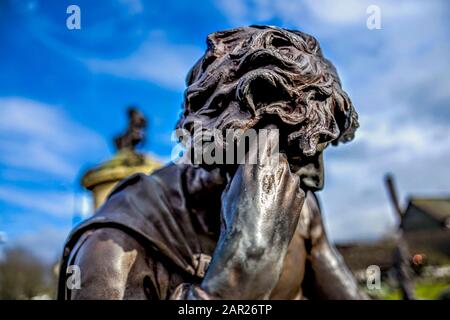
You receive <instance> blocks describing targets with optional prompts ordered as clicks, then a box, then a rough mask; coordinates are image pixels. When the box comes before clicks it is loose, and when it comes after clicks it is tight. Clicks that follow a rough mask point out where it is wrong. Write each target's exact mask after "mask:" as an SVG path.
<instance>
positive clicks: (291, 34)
mask: <svg viewBox="0 0 450 320" xmlns="http://www.w3.org/2000/svg"><path fill="white" fill-rule="evenodd" d="M186 83H187V89H186V91H185V95H184V104H183V108H184V110H183V114H182V116H181V118H180V120H179V122H178V125H177V127H178V128H183V129H185V130H187V131H188V132H190V133H191V134H194V132H193V130H194V124H195V123H197V124H201V127H202V130H211V129H218V130H220V131H222V132H224V131H225V130H227V129H235V130H236V129H241V131H242V132H244V131H245V130H247V129H250V128H261V127H263V126H264V125H267V124H274V125H276V127H277V128H279V130H280V148H281V149H282V150H283V151H284V152H286V154H288V159H289V162H290V164H291V168H292V169H293V170H295V172H297V173H298V174H299V175H303V176H302V178H303V179H302V181H303V182H304V184H305V185H306V186H309V187H310V188H314V189H320V188H321V187H322V184H323V167H322V151H323V150H324V149H325V148H326V147H327V146H328V145H329V144H333V145H337V144H338V143H339V142H346V141H349V140H351V139H353V137H354V132H355V130H356V129H357V127H358V115H357V113H356V111H355V109H354V108H353V105H352V103H351V101H350V99H349V97H348V96H347V94H346V93H345V92H344V90H343V89H342V87H341V82H340V80H339V77H338V75H337V72H336V69H335V67H334V66H333V65H332V63H331V62H330V61H329V60H327V59H326V58H325V57H324V56H323V55H322V51H321V49H320V46H319V43H318V42H317V40H316V39H315V38H313V37H312V36H310V35H307V34H305V33H303V32H300V31H295V30H287V29H281V28H278V27H269V26H250V27H243V28H237V29H232V30H226V31H220V32H215V33H212V34H210V35H209V36H208V38H207V50H206V52H205V54H204V55H203V57H201V58H200V60H199V61H198V62H197V63H196V64H195V65H194V66H193V68H192V69H191V71H190V72H189V74H188V76H187V79H186ZM223 145H224V146H226V143H223Z"/></svg>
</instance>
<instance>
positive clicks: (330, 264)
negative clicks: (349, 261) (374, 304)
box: [311, 241, 368, 300]
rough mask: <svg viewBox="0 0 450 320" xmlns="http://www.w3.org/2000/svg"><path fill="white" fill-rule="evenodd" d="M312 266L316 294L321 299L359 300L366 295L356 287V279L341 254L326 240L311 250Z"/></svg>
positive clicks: (365, 297)
mask: <svg viewBox="0 0 450 320" xmlns="http://www.w3.org/2000/svg"><path fill="white" fill-rule="evenodd" d="M311 258H312V267H313V270H314V275H315V279H316V284H315V287H316V290H317V294H318V295H319V296H320V297H321V298H323V299H334V300H360V299H367V298H368V297H367V295H366V294H365V293H364V292H362V291H361V290H360V289H359V288H358V284H357V282H356V279H355V278H354V276H353V275H352V274H351V272H350V270H349V269H348V268H347V266H346V264H345V262H344V261H343V259H342V257H341V255H340V254H339V253H338V252H337V251H336V249H334V248H333V247H332V246H331V245H330V244H329V243H328V242H327V241H326V243H323V244H319V245H318V246H317V247H316V248H314V249H313V252H312V257H311Z"/></svg>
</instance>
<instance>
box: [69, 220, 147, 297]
mask: <svg viewBox="0 0 450 320" xmlns="http://www.w3.org/2000/svg"><path fill="white" fill-rule="evenodd" d="M71 260H72V262H71V263H72V264H75V265H77V266H79V270H80V272H81V288H80V289H74V290H70V295H69V296H68V299H71V300H89V299H95V300H121V299H148V298H149V297H148V296H146V294H145V287H144V285H143V283H144V279H143V277H144V275H146V274H148V273H149V270H148V267H147V265H148V264H147V263H146V261H145V251H144V248H143V247H142V246H141V245H140V244H139V243H138V242H137V241H136V240H135V239H133V238H132V237H131V236H129V235H127V234H126V233H125V232H123V231H121V230H118V229H112V228H104V229H98V230H96V231H94V232H93V233H91V234H90V235H89V236H87V238H86V239H85V240H84V242H83V243H82V244H81V246H80V249H79V250H78V251H77V252H76V253H75V254H74V256H73V257H71Z"/></svg>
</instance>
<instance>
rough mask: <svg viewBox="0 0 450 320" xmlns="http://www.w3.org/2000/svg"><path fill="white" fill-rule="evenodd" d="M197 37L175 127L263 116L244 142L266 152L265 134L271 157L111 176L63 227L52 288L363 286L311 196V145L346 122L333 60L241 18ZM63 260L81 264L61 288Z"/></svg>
mask: <svg viewBox="0 0 450 320" xmlns="http://www.w3.org/2000/svg"><path fill="white" fill-rule="evenodd" d="M207 44H208V48H207V50H206V53H205V54H204V56H203V57H202V58H201V59H200V60H199V61H198V62H197V63H196V64H195V66H194V67H193V68H192V70H191V71H190V73H189V75H188V77H187V85H188V87H187V89H186V92H185V100H184V106H183V107H184V113H183V115H182V117H181V119H180V121H179V123H178V128H182V129H184V130H186V131H187V132H190V133H192V136H195V134H196V133H195V132H194V127H195V123H200V124H201V126H202V128H203V129H205V130H208V129H218V130H220V131H224V130H226V129H242V130H243V131H245V130H247V129H252V128H269V129H274V128H276V129H279V137H280V140H279V141H276V140H275V139H274V138H271V139H269V140H268V141H267V143H265V144H264V145H262V146H259V145H256V144H255V143H250V145H249V147H248V149H247V152H248V155H253V154H255V153H257V152H258V153H259V154H260V155H262V156H261V157H262V159H260V160H265V157H268V156H269V155H271V150H272V149H273V147H274V146H275V145H278V147H279V150H280V152H279V153H277V154H276V157H277V160H278V161H275V162H274V163H272V162H270V161H262V162H259V163H258V164H257V165H254V164H248V163H243V164H235V165H233V164H231V165H230V164H220V165H208V166H202V165H200V166H194V165H191V164H174V163H172V164H169V165H167V166H165V167H164V168H162V169H160V170H158V171H156V172H154V173H153V174H152V175H150V176H148V175H144V174H137V175H133V176H131V177H129V178H128V179H126V180H125V181H123V182H121V183H120V184H119V185H118V186H117V187H116V188H115V189H114V191H113V192H112V193H111V194H110V195H109V198H108V200H107V201H106V203H105V204H104V205H103V206H102V207H101V208H100V209H99V210H98V211H97V213H96V214H95V215H94V217H92V218H91V219H89V220H87V221H86V222H84V223H82V224H81V225H79V226H78V227H76V228H75V230H73V231H72V233H71V235H70V236H69V238H68V241H67V243H66V246H65V249H64V254H63V260H62V268H61V276H60V281H59V298H60V299H193V300H195V299H304V298H308V299H314V298H321V299H364V298H366V296H365V294H363V293H362V292H360V291H359V289H358V287H357V283H356V281H355V279H354V278H353V276H352V274H351V273H350V272H349V270H348V269H347V267H346V266H345V263H344V262H343V260H342V258H341V257H340V255H339V254H338V253H337V252H336V250H335V249H334V247H333V246H332V245H331V244H330V243H329V241H328V239H327V236H326V232H325V230H324V226H323V222H322V216H321V212H320V207H319V204H318V201H317V198H316V196H315V194H314V192H315V191H318V190H320V189H321V188H322V187H323V181H324V180H323V178H324V177H323V160H322V152H323V150H324V149H325V148H326V147H327V146H328V145H329V144H330V143H331V144H337V143H338V142H339V141H348V140H351V139H352V138H353V134H354V131H355V130H356V128H357V127H358V121H357V113H356V111H355V110H354V108H353V106H352V103H351V101H350V99H349V98H348V96H347V94H346V93H345V92H344V91H343V90H342V88H341V84H340V81H339V78H338V75H337V73H336V70H335V68H334V67H333V65H332V64H331V62H329V61H328V60H326V59H325V58H324V57H323V55H322V52H321V50H320V47H319V44H318V42H317V41H316V40H315V39H314V38H313V37H311V36H309V35H307V34H305V33H302V32H300V31H294V30H286V29H281V28H277V27H266V26H250V27H244V28H237V29H233V30H227V31H222V32H216V33H213V34H211V35H209V36H208V40H207ZM272 137H273V136H272ZM222 142H223V141H222ZM219 145H221V146H223V148H225V149H228V148H234V147H235V146H234V145H233V143H231V144H230V143H220V144H219ZM258 147H259V149H258ZM261 149H262V150H261ZM69 265H78V266H79V267H80V270H81V289H79V290H69V289H67V287H66V280H67V275H66V274H65V270H66V268H67V267H68V266H69Z"/></svg>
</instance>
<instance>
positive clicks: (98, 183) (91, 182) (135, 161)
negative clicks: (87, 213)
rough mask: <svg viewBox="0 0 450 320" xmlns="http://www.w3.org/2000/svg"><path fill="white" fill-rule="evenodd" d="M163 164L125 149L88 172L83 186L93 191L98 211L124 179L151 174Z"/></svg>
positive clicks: (83, 179) (82, 181)
mask: <svg viewBox="0 0 450 320" xmlns="http://www.w3.org/2000/svg"><path fill="white" fill-rule="evenodd" d="M159 167H161V164H160V163H159V162H157V161H155V160H153V159H151V158H150V157H147V156H145V155H144V154H141V153H137V152H136V151H134V150H127V149H123V150H120V151H118V153H117V154H116V155H115V156H114V157H113V158H112V159H111V160H109V161H107V162H105V163H103V164H101V165H99V166H98V167H96V168H93V169H91V170H88V171H87V172H86V173H85V174H84V176H83V178H82V180H81V184H82V185H83V186H84V187H85V188H87V189H88V190H90V191H92V193H93V198H94V207H95V209H97V208H98V207H100V206H101V205H102V204H103V202H104V201H105V199H106V197H107V196H108V195H109V193H110V192H111V190H112V189H113V188H114V187H115V186H116V184H117V183H118V182H120V181H121V180H122V179H124V178H126V177H128V176H130V175H132V174H134V173H146V174H150V173H152V172H153V171H154V170H155V169H158V168H159Z"/></svg>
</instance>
